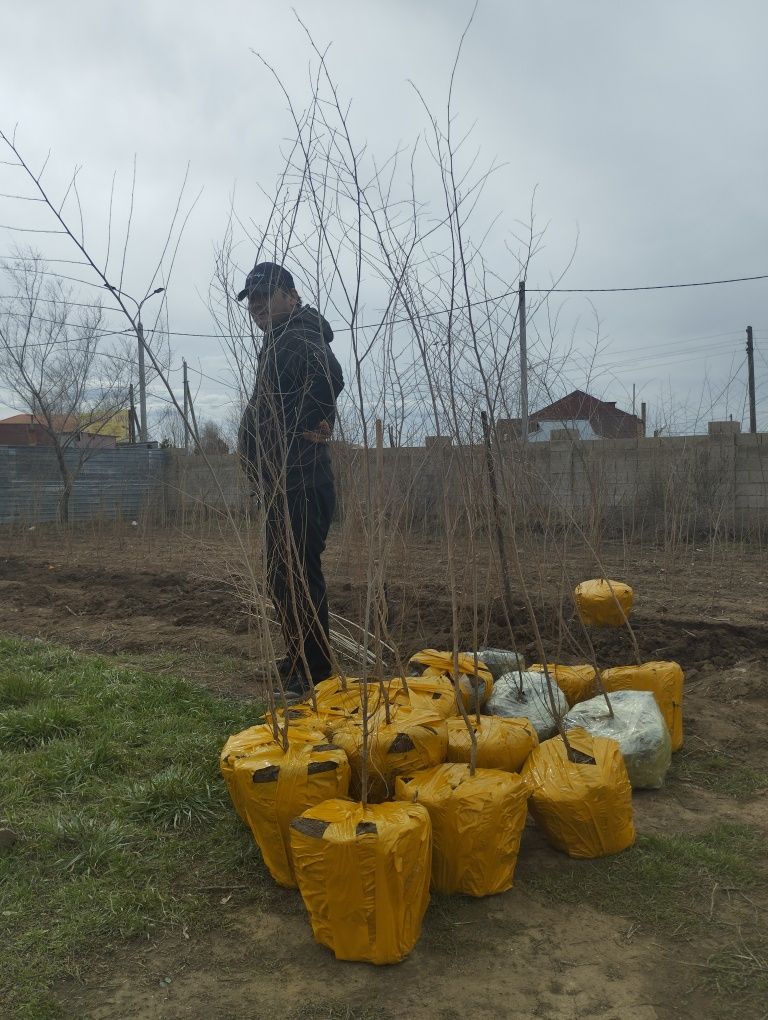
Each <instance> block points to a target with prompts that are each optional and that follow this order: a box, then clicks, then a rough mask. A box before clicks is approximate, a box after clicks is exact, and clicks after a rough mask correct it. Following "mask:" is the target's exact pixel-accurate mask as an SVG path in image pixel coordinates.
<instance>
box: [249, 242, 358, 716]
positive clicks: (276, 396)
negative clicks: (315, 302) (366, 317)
mask: <svg viewBox="0 0 768 1020" xmlns="http://www.w3.org/2000/svg"><path fill="white" fill-rule="evenodd" d="M244 298H247V299H248V311H249V313H250V316H251V318H252V319H253V321H254V322H255V323H256V325H257V326H258V327H259V329H260V330H261V331H262V332H263V334H264V340H263V343H262V345H261V349H260V351H259V354H258V362H257V370H256V386H255V388H254V391H253V394H252V396H251V399H250V400H249V401H248V404H247V406H246V408H245V413H244V414H243V418H242V421H241V423H240V432H239V437H238V451H239V454H240V458H241V462H242V464H243V466H244V468H245V470H246V472H247V474H248V477H249V480H250V481H251V483H252V484H253V485H254V486H255V488H256V489H257V491H258V492H259V493H260V495H261V498H262V501H263V505H264V510H265V514H266V560H267V586H268V589H269V592H270V595H271V597H272V600H273V602H274V605H275V609H276V610H277V614H278V617H279V620H280V627H281V629H282V632H283V639H284V641H285V651H286V657H285V659H283V660H282V661H281V662H279V663H278V670H279V672H280V676H281V678H282V680H283V688H284V690H285V693H286V695H288V696H290V697H292V698H294V699H295V698H297V697H303V696H304V695H305V694H306V693H307V692H308V690H309V681H310V680H311V681H312V682H313V683H317V682H318V681H320V680H324V679H325V678H326V677H328V676H330V675H331V673H332V672H333V670H332V668H331V649H330V643H329V638H328V598H327V595H326V588H325V578H324V577H323V571H322V565H321V562H320V557H321V555H322V552H323V550H324V549H325V540H326V537H327V535H328V528H329V526H330V523H331V517H332V515H333V510H334V506H335V501H336V495H335V491H334V485H333V472H332V470H331V458H330V453H329V451H328V440H329V439H330V436H331V432H332V431H333V425H334V421H335V418H336V398H337V397H338V395H339V393H340V392H341V390H342V389H343V387H344V379H343V376H342V372H341V366H340V365H339V363H338V361H337V360H336V358H335V357H334V355H333V352H332V351H331V349H330V347H329V344H330V342H331V341H332V340H333V330H332V329H331V327H330V326H329V325H328V323H327V322H326V320H325V319H324V318H323V316H322V315H321V314H320V313H319V312H318V311H317V309H315V308H308V307H305V306H304V305H303V304H302V302H301V298H300V297H299V295H298V294H297V292H296V288H295V286H294V282H293V277H292V276H291V274H290V273H289V272H288V271H287V270H286V269H285V268H284V267H283V266H279V265H276V264H275V263H274V262H259V263H257V264H256V265H255V266H254V267H253V269H252V270H251V271H250V273H249V274H248V276H247V278H246V281H245V287H244V288H243V290H242V291H241V292H240V293H239V294H238V296H237V299H238V301H242V300H243V299H244Z"/></svg>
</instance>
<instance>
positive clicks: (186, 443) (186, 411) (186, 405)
mask: <svg viewBox="0 0 768 1020" xmlns="http://www.w3.org/2000/svg"><path fill="white" fill-rule="evenodd" d="M181 363H182V365H183V366H184V422H183V424H184V453H189V429H188V428H187V415H188V414H189V397H188V396H187V393H188V388H189V383H188V382H187V359H186V358H182V359H181Z"/></svg>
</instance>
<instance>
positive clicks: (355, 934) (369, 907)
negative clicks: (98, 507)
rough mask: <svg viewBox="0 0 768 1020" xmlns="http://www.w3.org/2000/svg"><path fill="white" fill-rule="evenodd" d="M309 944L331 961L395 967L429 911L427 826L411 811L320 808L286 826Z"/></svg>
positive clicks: (420, 811)
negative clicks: (309, 933)
mask: <svg viewBox="0 0 768 1020" xmlns="http://www.w3.org/2000/svg"><path fill="white" fill-rule="evenodd" d="M291 850H292V854H293V861H294V865H295V868H296V880H297V883H298V886H299V890H300V891H301V896H302V899H303V900H304V905H305V907H306V908H307V912H308V914H309V919H310V922H311V924H312V931H313V933H314V936H315V939H316V940H317V941H318V942H319V943H320V944H321V945H324V946H328V948H329V949H332V950H333V952H334V953H335V954H336V958H337V959H339V960H364V961H367V962H369V963H378V964H384V963H398V962H399V961H400V960H402V959H403V957H405V956H407V955H408V953H410V951H411V950H412V949H413V947H414V946H415V945H416V942H417V941H418V938H419V935H420V934H421V923H422V920H423V918H424V912H425V911H426V909H427V904H428V903H429V879H430V872H431V863H432V826H431V824H430V820H429V815H428V814H427V811H426V809H425V808H423V807H421V806H420V805H418V804H410V803H387V804H369V805H368V807H365V808H364V807H363V806H362V804H356V803H353V802H351V801H347V800H327V801H325V802H324V803H323V804H318V805H317V806H316V807H314V808H311V809H310V810H308V811H305V812H304V813H303V814H302V815H301V817H299V818H295V819H294V820H293V822H292V823H291Z"/></svg>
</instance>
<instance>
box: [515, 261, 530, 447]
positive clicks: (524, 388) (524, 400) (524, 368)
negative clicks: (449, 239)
mask: <svg viewBox="0 0 768 1020" xmlns="http://www.w3.org/2000/svg"><path fill="white" fill-rule="evenodd" d="M517 292H518V299H517V300H518V304H517V315H518V319H519V322H520V438H521V439H522V441H523V442H524V443H527V442H528V345H527V342H526V337H525V280H521V281H520V284H519V286H518V289H517Z"/></svg>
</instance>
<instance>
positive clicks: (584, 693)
mask: <svg viewBox="0 0 768 1020" xmlns="http://www.w3.org/2000/svg"><path fill="white" fill-rule="evenodd" d="M530 668H531V672H532V673H543V672H544V666H543V665H542V664H541V663H540V662H535V663H534V664H533V665H532V666H531V667H530ZM547 672H548V673H549V675H550V676H551V677H552V679H553V680H554V681H555V683H556V684H557V686H558V687H559V688H560V690H561V691H562V692H563V694H564V695H565V698H566V701H567V702H568V706H569V708H570V707H573V705H576V704H578V703H579V702H580V701H587V700H588V699H589V698H594V696H595V695H596V694H597V674H596V673H595V667H594V666H590V665H589V664H588V663H584V664H583V665H579V666H563V665H560V664H559V663H556V662H548V663H547Z"/></svg>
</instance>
